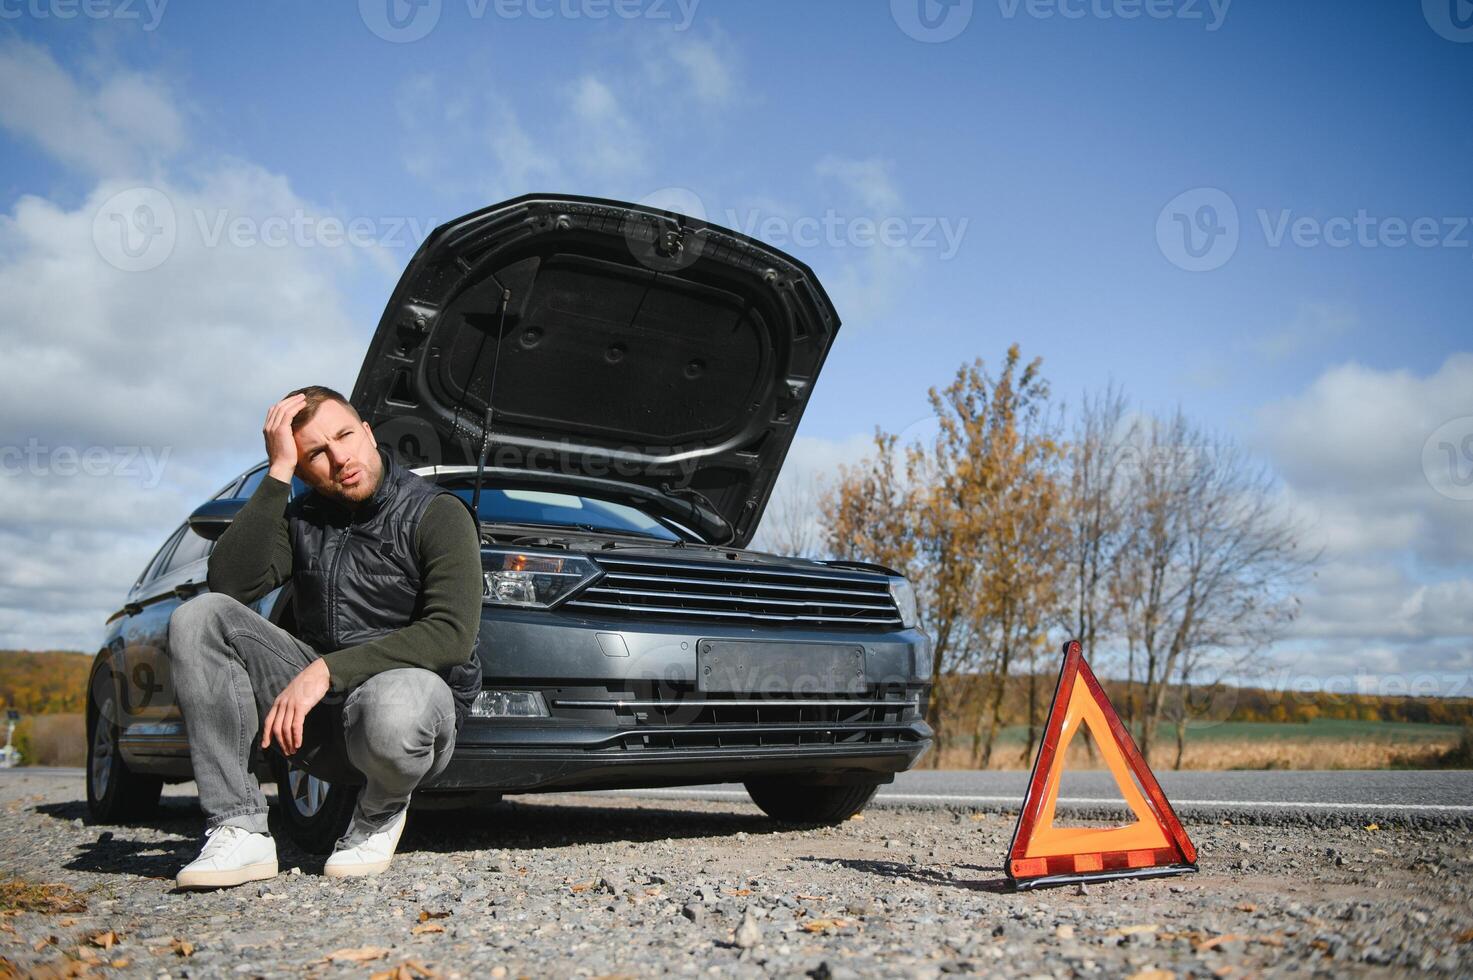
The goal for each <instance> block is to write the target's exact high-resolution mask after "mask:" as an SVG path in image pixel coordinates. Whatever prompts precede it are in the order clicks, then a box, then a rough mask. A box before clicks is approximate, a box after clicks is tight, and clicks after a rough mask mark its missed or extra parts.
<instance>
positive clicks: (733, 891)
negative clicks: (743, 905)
mask: <svg viewBox="0 0 1473 980" xmlns="http://www.w3.org/2000/svg"><path fill="white" fill-rule="evenodd" d="M726 894H728V895H736V896H737V897H738V898H744V897H746V896H747V895H750V894H752V889H750V888H728V889H727V890H726Z"/></svg>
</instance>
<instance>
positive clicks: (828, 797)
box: [745, 776, 880, 823]
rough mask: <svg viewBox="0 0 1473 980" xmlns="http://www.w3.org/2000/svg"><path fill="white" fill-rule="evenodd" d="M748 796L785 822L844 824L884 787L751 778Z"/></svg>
mask: <svg viewBox="0 0 1473 980" xmlns="http://www.w3.org/2000/svg"><path fill="white" fill-rule="evenodd" d="M745 785H746V787H747V795H749V796H750V797H752V802H753V803H755V804H757V805H758V806H759V807H761V808H762V812H763V813H765V814H767V815H768V816H769V817H771V818H772V819H774V820H780V821H782V822H783V823H842V822H843V821H845V820H848V819H849V818H850V817H852V816H854V815H855V814H856V813H858V812H859V811H860V810H863V809H864V808H865V806H866V804H868V803H869V801H870V800H871V799H872V798H873V797H874V795H875V791H876V790H878V789H879V788H880V787H879V785H878V784H877V783H868V784H861V785H857V786H815V785H813V783H811V782H805V781H804V780H803V779H801V778H797V777H779V776H774V777H769V778H766V779H749V780H747V782H746V784H745Z"/></svg>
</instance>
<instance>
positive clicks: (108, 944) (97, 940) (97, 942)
mask: <svg viewBox="0 0 1473 980" xmlns="http://www.w3.org/2000/svg"><path fill="white" fill-rule="evenodd" d="M87 941H88V942H89V943H91V944H92V945H94V946H97V947H99V948H101V949H112V948H113V944H114V943H116V942H117V941H118V934H117V933H115V932H113V931H112V930H111V929H109V930H108V931H107V932H99V933H98V934H97V935H95V936H88V937H87Z"/></svg>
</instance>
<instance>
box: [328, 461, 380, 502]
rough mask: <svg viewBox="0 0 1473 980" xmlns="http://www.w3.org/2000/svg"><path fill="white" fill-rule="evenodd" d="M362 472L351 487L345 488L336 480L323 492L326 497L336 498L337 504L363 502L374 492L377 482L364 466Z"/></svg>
mask: <svg viewBox="0 0 1473 980" xmlns="http://www.w3.org/2000/svg"><path fill="white" fill-rule="evenodd" d="M362 470H363V473H362V475H361V476H359V477H358V482H356V483H354V484H353V485H352V486H350V487H345V486H343V485H342V484H341V483H339V482H338V481H337V480H333V481H332V482H331V483H330V484H329V485H328V486H327V488H326V489H325V491H323V492H325V493H326V494H327V496H329V497H333V498H336V499H337V500H338V502H340V503H342V504H346V505H348V506H355V505H357V504H361V503H363V501H365V500H367V499H368V498H369V497H372V496H373V492H374V490H375V489H377V487H378V481H377V480H375V479H374V475H373V473H372V472H370V471H369V468H368V467H367V466H366V465H365V466H364V467H363V468H362ZM381 478H382V477H380V479H381Z"/></svg>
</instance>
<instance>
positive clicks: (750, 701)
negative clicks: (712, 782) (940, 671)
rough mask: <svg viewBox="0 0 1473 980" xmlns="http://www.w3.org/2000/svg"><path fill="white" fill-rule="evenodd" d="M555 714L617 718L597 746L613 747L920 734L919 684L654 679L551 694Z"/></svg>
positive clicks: (887, 739)
mask: <svg viewBox="0 0 1473 980" xmlns="http://www.w3.org/2000/svg"><path fill="white" fill-rule="evenodd" d="M549 705H550V707H551V710H552V713H553V716H554V717H564V718H577V719H578V720H580V721H583V722H585V723H591V724H594V725H598V726H599V727H603V726H607V725H617V726H619V727H620V728H621V730H620V731H618V732H610V733H609V735H608V736H607V738H605V739H604V740H603V742H602V744H600V745H599V746H598V749H599V750H602V751H612V752H625V751H640V750H645V751H659V750H662V749H694V748H716V749H721V748H777V747H782V746H823V745H856V744H865V743H891V744H894V743H899V742H910V741H915V740H916V734H915V729H914V727H913V726H914V723H915V721H916V719H918V718H919V717H920V715H921V713H922V711H923V710H924V709H923V706H922V703H921V701H920V697H919V695H918V693H917V692H916V690H915V689H911V690H910V691H908V692H907V691H906V690H905V689H903V688H897V689H892V690H890V691H888V692H885V691H876V690H874V689H872V690H871V691H870V693H867V694H863V695H856V696H853V697H848V696H846V697H834V698H752V697H745V696H742V695H716V694H710V693H706V692H696V691H694V690H689V691H686V690H676V691H672V690H671V689H669V688H668V687H663V686H662V687H660V688H656V687H654V686H651V687H650V688H649V689H648V690H645V691H641V692H640V693H610V694H608V695H607V696H606V697H599V698H585V697H569V696H565V695H560V694H551V695H549Z"/></svg>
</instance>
